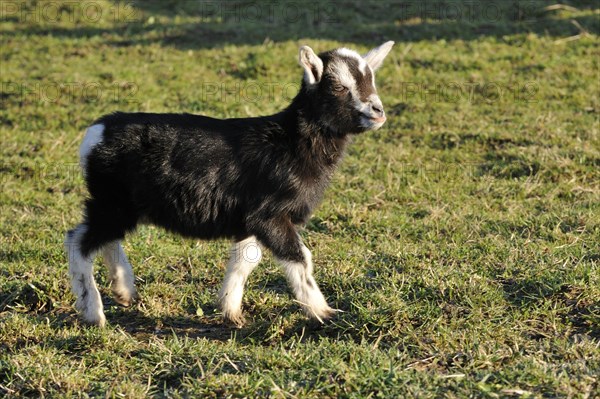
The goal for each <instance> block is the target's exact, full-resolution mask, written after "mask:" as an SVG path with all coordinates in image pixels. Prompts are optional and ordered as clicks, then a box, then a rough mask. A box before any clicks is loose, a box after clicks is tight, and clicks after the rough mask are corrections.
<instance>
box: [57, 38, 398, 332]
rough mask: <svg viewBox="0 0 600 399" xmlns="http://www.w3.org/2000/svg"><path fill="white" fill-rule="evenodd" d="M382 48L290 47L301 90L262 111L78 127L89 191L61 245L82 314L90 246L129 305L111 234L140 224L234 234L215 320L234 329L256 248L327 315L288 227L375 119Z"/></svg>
mask: <svg viewBox="0 0 600 399" xmlns="http://www.w3.org/2000/svg"><path fill="white" fill-rule="evenodd" d="M393 44H394V43H393V42H387V43H384V44H383V45H381V46H379V47H377V48H375V49H373V50H371V51H370V52H369V53H367V54H366V55H365V56H364V57H363V56H360V55H359V54H358V53H356V52H354V51H352V50H348V49H345V48H341V49H337V50H332V51H328V52H324V53H321V54H319V55H318V56H317V55H316V54H315V53H314V52H313V50H312V49H311V48H310V47H307V46H303V47H301V48H300V54H299V61H300V65H301V66H302V67H303V68H304V78H303V81H302V86H301V89H300V92H299V93H298V95H297V96H296V97H295V98H294V100H293V101H292V103H291V104H290V106H289V107H288V108H287V109H285V110H284V111H282V112H280V113H278V114H275V115H272V116H265V117H258V118H239V119H226V120H219V119H213V118H209V117H207V116H200V115H191V114H151V113H120V112H119V113H114V114H110V115H106V116H103V117H101V118H100V119H98V120H97V121H96V122H95V123H94V124H93V125H92V126H91V127H89V128H88V129H87V131H86V134H85V138H84V140H83V143H82V145H81V148H80V163H81V167H82V169H83V173H84V176H85V180H86V183H87V189H88V191H89V197H88V199H87V200H86V202H85V211H84V218H83V221H82V222H81V224H79V225H78V226H77V227H75V228H74V229H73V230H70V231H69V232H68V233H67V236H66V241H65V246H66V249H67V254H68V258H69V273H70V277H71V284H72V289H73V292H74V294H75V296H76V297H77V301H76V304H75V306H76V308H77V310H78V311H79V313H80V314H81V317H82V318H83V320H84V321H85V322H87V323H90V324H94V325H98V326H103V325H104V324H105V321H106V318H105V316H104V312H103V306H102V300H101V298H100V293H99V292H98V288H97V286H96V283H95V281H94V277H93V269H92V265H93V259H94V256H95V255H96V254H98V253H100V254H101V255H102V257H103V258H104V261H105V263H106V264H107V265H108V267H109V271H110V280H111V287H112V291H113V294H114V296H115V299H116V301H117V302H118V303H120V304H122V305H125V306H128V305H131V303H132V301H133V300H134V298H135V297H136V289H135V286H134V275H133V271H132V268H131V265H130V263H129V262H128V260H127V257H126V255H125V253H124V251H123V248H122V246H121V240H123V239H124V237H125V234H126V233H128V232H131V231H133V230H134V229H135V228H136V226H137V225H138V224H141V223H151V224H154V225H158V226H161V227H163V228H165V229H167V230H169V231H172V232H176V233H179V234H181V235H183V236H186V237H193V238H197V239H216V238H223V237H226V238H231V239H233V241H234V244H233V247H232V249H231V258H230V260H229V263H228V264H227V269H226V274H225V280H224V283H223V287H222V288H221V290H220V293H219V302H220V308H221V310H222V312H223V317H224V318H225V319H226V320H228V321H230V322H232V323H234V324H236V325H238V326H241V325H242V324H243V322H244V319H243V316H242V295H243V290H244V285H245V282H246V279H247V278H248V275H249V274H250V272H251V271H252V270H253V269H254V268H255V267H256V266H257V265H258V263H259V262H260V260H261V256H262V249H261V248H267V249H269V250H270V251H271V252H272V253H273V254H274V255H275V257H276V259H277V260H278V261H279V263H281V264H282V265H283V267H284V270H285V275H286V277H287V280H288V282H289V284H290V286H291V289H292V291H293V293H294V295H295V298H296V300H297V302H298V303H299V304H300V305H301V306H302V308H303V309H304V311H305V312H306V314H307V315H308V316H310V317H312V318H313V319H316V320H319V321H323V320H325V319H327V318H329V317H331V316H332V315H333V313H334V312H335V311H334V310H333V309H332V308H330V307H329V305H328V304H327V301H326V300H325V298H324V296H323V294H322V293H321V291H320V290H319V287H318V286H317V283H316V282H315V279H314V277H313V264H312V259H311V253H310V251H309V250H308V248H307V247H306V246H305V245H304V244H303V243H302V240H301V238H300V236H299V234H298V229H299V227H300V226H302V225H303V224H304V223H305V222H306V221H307V220H308V218H309V217H310V215H311V213H312V211H313V209H314V208H315V206H316V205H317V204H318V203H319V201H320V200H321V198H322V196H323V192H324V190H325V188H326V186H327V185H328V183H329V181H330V179H331V176H332V174H333V172H334V169H335V167H336V165H337V164H338V163H339V161H340V159H341V158H342V156H343V154H344V150H345V147H346V144H347V142H348V140H349V138H350V136H351V135H354V134H358V133H362V132H365V131H368V130H372V129H378V128H380V127H381V126H382V125H383V123H384V122H385V120H386V117H385V113H384V110H383V106H382V103H381V100H380V99H379V96H378V95H377V91H376V89H375V77H374V71H376V70H377V69H378V68H379V67H380V66H381V64H382V62H383V60H384V58H385V57H386V56H387V54H388V53H389V52H390V50H391V49H392V46H393Z"/></svg>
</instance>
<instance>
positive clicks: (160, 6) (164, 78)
mask: <svg viewBox="0 0 600 399" xmlns="http://www.w3.org/2000/svg"><path fill="white" fill-rule="evenodd" d="M557 1H558V0H555V1H510V0H507V1H504V0H496V1H490V2H486V1H483V0H480V1H472V0H471V1H467V0H465V1H456V0H454V1H445V2H442V1H438V2H435V1H431V2H427V3H426V4H425V5H423V3H421V2H416V1H414V2H409V1H403V2H400V1H370V2H369V1H368V2H361V1H350V0H349V1H339V2H317V1H312V2H311V1H283V2H282V1H280V2H274V3H271V2H265V3H261V2H258V3H256V2H249V1H235V2H232V1H230V2H226V3H219V2H213V1H210V2H202V1H146V2H144V1H139V2H121V3H119V2H109V1H104V0H97V1H86V2H82V3H79V2H74V1H65V2H57V1H45V2H44V1H39V2H35V1H26V2H22V1H2V2H1V3H0V39H1V47H0V68H1V69H0V80H1V84H2V87H1V91H0V100H1V103H0V104H1V105H0V137H1V145H0V152H1V154H2V155H1V156H2V159H1V164H0V168H1V173H2V175H1V179H0V181H1V182H2V188H1V192H0V206H1V207H0V231H1V237H0V262H1V263H0V264H1V266H0V395H1V396H8V397H36V396H43V397H74V396H75V397H78V396H81V397H86V396H94V397H102V396H106V397H126V398H137V397H148V396H155V397H282V398H296V397H298V398H304V397H309V398H337V397H348V398H363V397H371V398H393V397H397V398H401V397H419V398H438V397H445V398H465V397H489V398H498V397H527V398H594V397H596V398H597V397H600V377H599V375H600V134H599V127H600V126H599V113H600V99H599V97H600V94H599V93H600V87H599V80H598V79H599V77H600V75H599V59H600V51H599V50H600V42H599V40H598V35H599V34H600V10H599V7H597V3H595V2H594V1H576V0H571V1H568V0H565V1H561V3H562V5H560V6H559V5H556V3H557ZM385 40H395V41H396V46H395V48H394V49H393V51H392V53H391V54H390V56H389V57H388V59H387V60H386V63H384V66H383V68H382V69H381V70H380V71H379V72H378V74H377V82H378V88H379V92H380V95H381V98H382V100H383V103H384V105H385V107H386V110H387V113H388V122H387V124H386V125H385V126H384V128H383V129H381V130H379V131H376V132H371V133H368V134H366V135H363V136H360V137H357V138H356V139H355V140H354V142H353V144H352V146H351V148H350V149H349V152H348V155H347V156H346V158H345V160H344V162H343V165H342V166H341V168H340V170H339V171H338V173H337V175H336V177H335V179H334V182H333V184H332V186H331V187H330V189H329V190H328V192H327V195H326V197H325V199H324V201H323V203H322V204H321V206H320V207H319V208H318V210H317V211H316V213H315V215H314V216H313V218H312V219H311V221H310V222H309V224H308V225H307V226H306V229H305V231H304V232H303V237H304V239H305V241H306V243H307V245H308V247H309V248H311V250H312V251H313V258H314V260H315V268H316V278H317V281H318V282H319V283H320V285H321V287H322V290H323V292H324V294H325V296H326V297H327V298H328V300H329V301H330V303H331V304H332V306H334V307H336V308H339V309H342V310H344V313H342V314H340V315H339V316H338V317H337V319H336V320H335V321H333V322H331V323H328V324H326V325H323V326H316V325H314V324H312V323H310V322H308V321H307V320H306V319H305V317H304V316H303V315H302V314H301V312H300V310H299V307H298V306H297V304H295V303H294V302H293V301H292V298H291V296H290V294H289V291H288V288H287V286H286V283H285V279H284V277H283V273H282V271H281V270H280V268H279V267H278V266H277V265H276V264H275V262H274V261H273V259H272V258H271V257H270V256H267V258H266V259H265V261H263V264H262V265H261V267H259V268H258V269H257V270H256V271H255V272H254V274H253V275H252V276H251V277H250V280H249V283H248V289H247V291H246V295H245V298H244V311H245V314H246V317H247V319H248V323H247V325H246V326H245V327H244V328H242V329H232V328H229V327H227V326H224V325H223V324H222V323H221V319H220V314H219V313H218V311H217V310H216V308H215V299H216V293H217V291H218V289H219V285H220V281H221V279H222V277H223V273H224V266H225V262H226V258H227V255H228V253H227V252H228V246H229V245H228V243H227V242H225V241H223V242H210V243H208V242H199V241H193V240H186V239H182V238H180V237H177V236H175V235H172V234H169V233H167V232H165V231H163V230H161V229H158V228H154V227H148V226H146V227H142V228H140V229H139V231H138V232H137V233H135V234H132V235H131V236H130V237H128V239H127V241H126V243H125V250H126V252H127V253H128V255H129V258H130V260H131V262H132V264H133V266H134V270H135V272H136V275H137V287H138V290H139V293H140V297H141V298H140V301H139V302H138V303H137V304H136V305H135V306H134V307H133V308H131V309H124V308H121V307H119V306H117V305H116V303H115V302H114V301H113V300H112V298H111V295H110V290H109V288H108V280H107V279H108V277H107V273H106V270H105V268H104V267H103V266H102V265H101V262H100V261H99V260H98V261H97V262H96V266H97V267H96V271H97V273H96V275H97V280H98V283H99V285H100V286H101V288H100V290H101V292H102V295H103V299H104V302H105V312H106V315H107V321H108V324H109V325H108V327H107V328H106V329H104V330H101V329H97V328H93V327H86V326H84V325H82V324H81V323H80V322H79V321H78V319H77V317H76V314H75V311H74V308H73V303H74V296H73V295H72V294H71V292H70V287H69V281H68V276H67V262H66V258H65V255H64V253H63V237H64V233H65V231H66V230H67V229H69V228H71V227H72V226H74V225H75V224H76V223H77V222H78V221H79V219H80V217H81V213H80V212H81V204H82V201H83V199H84V198H85V190H84V186H83V180H82V178H81V175H80V172H79V169H78V166H77V162H78V158H77V154H78V146H79V143H80V141H81V139H82V134H83V133H82V132H83V130H84V129H85V128H86V126H88V125H89V124H90V123H91V122H92V121H93V120H94V119H95V118H96V117H98V116H100V115H102V114H105V113H108V112H112V111H116V110H122V111H153V112H167V111H170V112H184V111H185V112H193V113H204V114H208V115H211V116H216V117H234V116H236V117H239V116H257V115H265V114H269V113H274V112H276V111H278V110H280V109H282V108H283V107H285V106H286V105H287V103H288V102H289V100H290V99H291V97H293V95H295V91H296V90H297V88H298V85H299V82H300V79H301V76H302V70H301V68H300V67H299V66H298V65H297V62H296V59H297V51H298V47H299V46H300V45H302V44H308V45H310V46H311V47H313V48H314V49H315V50H317V51H323V50H328V49H331V48H335V47H339V46H347V47H351V48H354V49H357V50H359V51H366V50H368V49H369V48H371V47H373V46H375V45H379V44H381V43H382V42H383V41H385Z"/></svg>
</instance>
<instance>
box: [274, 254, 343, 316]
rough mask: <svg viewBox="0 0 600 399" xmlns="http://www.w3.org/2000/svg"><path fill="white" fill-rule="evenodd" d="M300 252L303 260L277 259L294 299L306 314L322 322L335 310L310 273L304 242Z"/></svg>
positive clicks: (310, 257)
mask: <svg viewBox="0 0 600 399" xmlns="http://www.w3.org/2000/svg"><path fill="white" fill-rule="evenodd" d="M302 252H303V254H304V261H303V262H290V261H284V260H281V259H278V260H279V262H280V263H281V264H282V265H283V267H284V269H285V275H286V277H287V279H288V282H289V284H290V286H291V288H292V291H293V292H294V295H295V297H296V301H297V302H298V303H299V304H300V305H301V306H302V308H303V309H304V311H305V312H306V314H307V315H308V316H310V317H312V318H313V319H316V320H318V321H320V322H321V323H322V322H323V320H326V319H328V318H330V317H331V316H332V315H333V314H334V312H335V310H334V309H332V308H330V307H329V305H328V304H327V301H326V300H325V297H324V296H323V294H322V293H321V290H320V289H319V286H318V285H317V282H316V281H315V278H314V277H313V275H312V272H313V264H312V255H311V253H310V251H309V249H308V248H306V246H305V245H304V244H302Z"/></svg>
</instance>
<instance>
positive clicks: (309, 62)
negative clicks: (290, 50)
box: [299, 46, 323, 85]
mask: <svg viewBox="0 0 600 399" xmlns="http://www.w3.org/2000/svg"><path fill="white" fill-rule="evenodd" d="M299 61H300V65H302V68H304V81H305V82H306V84H308V85H314V84H316V83H319V81H320V80H321V76H323V61H321V59H320V58H319V56H317V55H316V54H315V52H314V51H313V49H311V48H310V47H308V46H302V47H300V55H299Z"/></svg>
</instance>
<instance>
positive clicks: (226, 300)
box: [219, 237, 262, 326]
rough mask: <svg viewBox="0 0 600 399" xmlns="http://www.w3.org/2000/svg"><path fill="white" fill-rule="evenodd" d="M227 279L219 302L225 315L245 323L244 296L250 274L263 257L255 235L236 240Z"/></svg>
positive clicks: (237, 322) (235, 322)
mask: <svg viewBox="0 0 600 399" xmlns="http://www.w3.org/2000/svg"><path fill="white" fill-rule="evenodd" d="M230 256H231V257H230V259H229V263H228V264H227V271H226V272H225V280H224V281H223V286H222V287H221V290H220V291H219V304H220V307H221V310H222V312H223V317H224V318H225V319H227V320H229V321H231V322H233V323H234V324H236V325H238V326H242V325H243V324H244V317H243V316H242V296H243V295H244V285H245V284H246V280H247V279H248V276H249V275H250V273H251V272H252V270H254V268H255V267H256V266H257V265H258V263H259V262H260V260H261V258H262V251H261V249H260V246H259V244H258V241H256V238H255V237H249V238H247V239H245V240H242V241H239V242H236V243H234V244H233V246H232V247H231V255H230Z"/></svg>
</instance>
